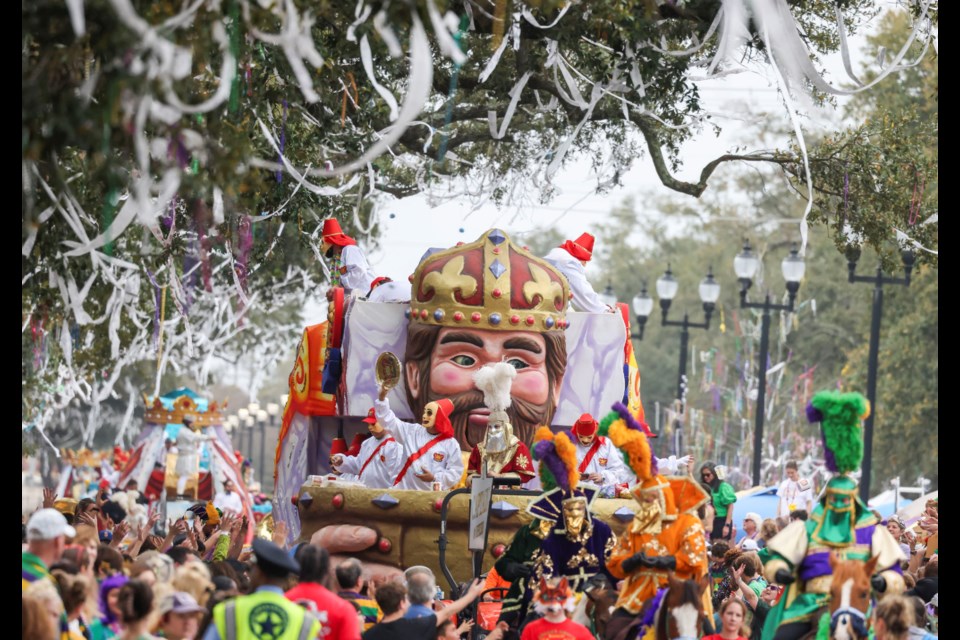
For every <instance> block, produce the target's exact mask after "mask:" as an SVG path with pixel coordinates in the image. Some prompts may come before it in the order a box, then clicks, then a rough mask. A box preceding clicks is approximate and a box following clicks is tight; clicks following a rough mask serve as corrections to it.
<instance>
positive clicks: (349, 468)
mask: <svg viewBox="0 0 960 640" xmlns="http://www.w3.org/2000/svg"><path fill="white" fill-rule="evenodd" d="M388 439H389V440H388ZM385 441H386V444H384V445H383V447H381V448H380V450H379V451H377V447H379V446H380V445H381V444H383V443H384V442H385ZM374 451H377V455H376V457H375V458H374V459H373V460H370V456H372V455H373V452H374ZM368 460H370V462H369V463H368V462H367V461H368ZM403 461H404V457H403V449H402V448H401V447H400V445H399V444H397V441H396V440H395V439H393V438H392V436H391V435H390V434H389V433H388V434H387V435H386V436H385V437H384V438H383V440H377V439H376V438H374V437H373V436H371V437H369V438H367V439H366V440H364V441H363V442H362V443H361V444H360V453H359V454H357V455H355V456H343V464H341V465H340V467H339V469H340V474H341V475H340V478H341V479H343V480H349V481H351V482H360V483H362V484H363V485H364V486H365V487H369V488H371V489H386V488H388V487H392V486H393V481H394V480H396V479H397V474H398V473H400V469H401V468H402V467H403ZM365 464H366V465H367V466H366V468H365V469H363V475H360V469H361V468H363V465H365ZM407 473H409V471H408V472H407Z"/></svg>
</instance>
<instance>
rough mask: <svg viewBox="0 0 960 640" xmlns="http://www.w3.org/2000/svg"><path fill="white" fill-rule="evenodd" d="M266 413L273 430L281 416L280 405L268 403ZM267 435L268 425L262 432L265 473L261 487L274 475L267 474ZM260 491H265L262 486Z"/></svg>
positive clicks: (262, 465) (261, 444) (261, 441)
mask: <svg viewBox="0 0 960 640" xmlns="http://www.w3.org/2000/svg"><path fill="white" fill-rule="evenodd" d="M266 413H267V422H269V423H270V428H271V429H272V428H273V427H275V426H276V424H277V416H278V415H279V414H280V405H278V404H277V403H276V402H268V403H267V412H266ZM266 433H267V428H266V425H264V427H263V431H261V432H260V459H261V467H262V468H263V470H264V471H263V474H264V475H263V478H264V480H263V481H261V482H260V484H261V485H263V483H264V482H265V481H266V480H265V479H266V478H269V477H270V475H272V474H268V473H267V464H268V457H267V443H266V440H265V439H266ZM271 471H272V470H271ZM260 490H261V491H263V487H262V486H261V489H260Z"/></svg>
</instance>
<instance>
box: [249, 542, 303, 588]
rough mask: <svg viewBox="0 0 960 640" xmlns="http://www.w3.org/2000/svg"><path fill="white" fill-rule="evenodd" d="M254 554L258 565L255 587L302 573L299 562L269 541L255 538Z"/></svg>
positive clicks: (255, 568)
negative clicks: (292, 574)
mask: <svg viewBox="0 0 960 640" xmlns="http://www.w3.org/2000/svg"><path fill="white" fill-rule="evenodd" d="M253 553H254V555H255V556H256V565H255V567H254V572H253V576H252V580H253V582H254V583H255V586H260V584H263V583H265V582H277V581H281V580H286V579H287V577H288V576H289V575H290V574H291V573H294V574H299V573H300V565H299V564H298V563H297V561H296V560H294V559H293V558H291V557H290V554H289V553H287V552H286V551H284V550H283V549H281V548H280V547H278V546H277V545H275V544H273V543H272V542H270V541H269V540H264V539H263V538H254V539H253Z"/></svg>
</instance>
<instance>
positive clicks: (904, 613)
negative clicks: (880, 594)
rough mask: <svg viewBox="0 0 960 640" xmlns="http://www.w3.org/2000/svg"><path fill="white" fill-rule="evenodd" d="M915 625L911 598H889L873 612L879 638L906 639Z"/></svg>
mask: <svg viewBox="0 0 960 640" xmlns="http://www.w3.org/2000/svg"><path fill="white" fill-rule="evenodd" d="M914 624H915V619H914V605H913V603H912V602H910V598H909V597H905V596H899V595H897V596H895V595H890V596H887V597H885V598H883V599H882V600H881V601H880V602H879V604H877V608H876V609H874V611H873V628H874V630H875V631H876V634H877V637H883V638H906V637H907V634H908V633H909V632H910V627H912V626H914Z"/></svg>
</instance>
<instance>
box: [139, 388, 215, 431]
mask: <svg viewBox="0 0 960 640" xmlns="http://www.w3.org/2000/svg"><path fill="white" fill-rule="evenodd" d="M143 403H144V404H145V405H146V411H145V412H144V415H143V421H144V422H149V423H152V424H182V423H183V420H184V419H185V418H186V419H189V420H192V421H193V424H195V425H197V426H198V427H212V426H215V425H218V424H223V413H221V409H223V408H226V405H227V403H226V401H224V403H223V405H222V406H219V405H217V403H216V402H211V403H210V404H209V405H208V406H207V410H206V411H201V410H200V406H199V405H198V404H197V401H196V400H194V399H193V398H191V397H190V396H189V395H182V396H179V397H178V398H175V399H174V400H173V406H172V407H171V408H170V409H168V408H167V407H165V406H164V404H163V402H162V400H161V399H160V397H156V398H154V399H153V401H152V402H151V401H150V400H149V399H148V398H147V396H144V397H143Z"/></svg>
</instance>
